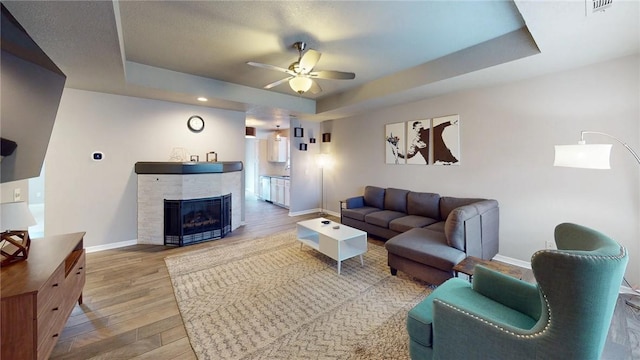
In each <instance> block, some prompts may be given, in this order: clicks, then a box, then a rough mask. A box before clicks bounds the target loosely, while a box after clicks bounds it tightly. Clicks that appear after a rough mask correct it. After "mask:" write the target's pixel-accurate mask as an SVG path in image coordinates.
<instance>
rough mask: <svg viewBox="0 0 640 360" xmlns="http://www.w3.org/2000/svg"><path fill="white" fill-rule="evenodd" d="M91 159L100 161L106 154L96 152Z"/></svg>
mask: <svg viewBox="0 0 640 360" xmlns="http://www.w3.org/2000/svg"><path fill="white" fill-rule="evenodd" d="M91 158H92V159H93V161H100V160H102V159H104V154H103V153H102V151H94V152H93V154H91Z"/></svg>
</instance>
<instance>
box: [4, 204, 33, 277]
mask: <svg viewBox="0 0 640 360" xmlns="http://www.w3.org/2000/svg"><path fill="white" fill-rule="evenodd" d="M33 225H36V220H35V219H34V218H33V215H32V214H31V211H29V206H27V203H26V202H24V201H18V202H10V203H3V204H0V229H1V230H2V231H3V232H2V233H1V234H0V236H1V237H2V239H1V240H0V259H1V261H0V266H5V265H9V264H13V263H15V262H18V261H22V260H26V259H27V257H28V256H29V247H30V246H31V239H30V238H29V231H28V230H26V229H28V228H29V226H33ZM15 229H25V230H15Z"/></svg>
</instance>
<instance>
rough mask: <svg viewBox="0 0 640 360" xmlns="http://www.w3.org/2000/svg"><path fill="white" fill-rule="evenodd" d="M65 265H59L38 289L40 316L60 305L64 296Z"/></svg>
mask: <svg viewBox="0 0 640 360" xmlns="http://www.w3.org/2000/svg"><path fill="white" fill-rule="evenodd" d="M63 286H64V265H63V264H62V265H60V266H58V268H57V269H56V270H55V271H54V273H53V274H52V275H51V277H50V278H49V279H48V280H47V281H46V282H45V283H44V285H43V286H42V288H41V289H40V291H38V300H37V305H38V318H40V317H41V316H42V315H44V314H45V313H46V312H49V311H50V310H51V309H52V308H54V307H56V306H57V305H59V303H60V301H61V299H62V298H63V297H64V291H63V289H62V288H63Z"/></svg>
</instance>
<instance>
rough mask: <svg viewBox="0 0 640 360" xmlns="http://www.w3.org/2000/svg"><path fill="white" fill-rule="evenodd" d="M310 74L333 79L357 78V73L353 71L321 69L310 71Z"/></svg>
mask: <svg viewBox="0 0 640 360" xmlns="http://www.w3.org/2000/svg"><path fill="white" fill-rule="evenodd" d="M309 76H311V77H314V78H318V79H332V80H351V79H355V78H356V74H354V73H352V72H344V71H334V70H320V71H314V72H312V73H309Z"/></svg>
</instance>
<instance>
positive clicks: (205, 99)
mask: <svg viewBox="0 0 640 360" xmlns="http://www.w3.org/2000/svg"><path fill="white" fill-rule="evenodd" d="M198 101H203V102H204V101H209V99H207V98H206V97H203V96H200V97H199V98H198Z"/></svg>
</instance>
